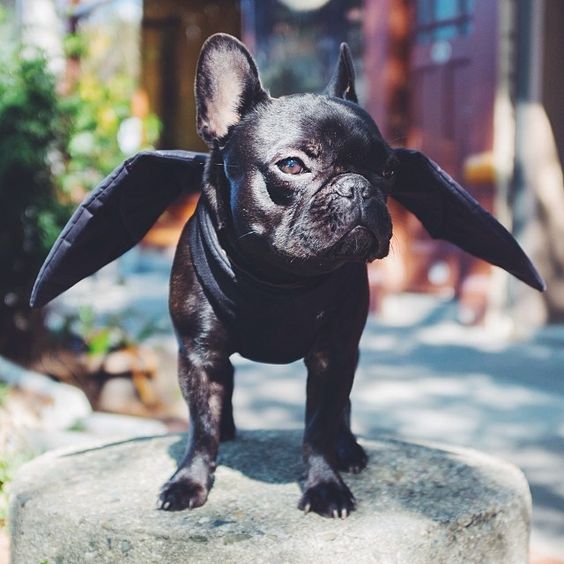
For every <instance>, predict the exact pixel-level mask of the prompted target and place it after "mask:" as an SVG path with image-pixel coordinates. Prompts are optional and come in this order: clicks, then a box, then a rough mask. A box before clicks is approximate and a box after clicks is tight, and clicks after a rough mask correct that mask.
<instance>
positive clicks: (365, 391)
mask: <svg viewBox="0 0 564 564" xmlns="http://www.w3.org/2000/svg"><path fill="white" fill-rule="evenodd" d="M135 264H137V265H139V264H144V265H145V267H144V268H137V270H138V271H143V270H144V271H145V272H144V273H143V272H141V274H136V275H135V276H132V277H130V278H128V283H127V286H126V287H122V288H118V289H115V286H114V287H113V288H114V289H113V290H111V291H110V288H111V286H107V288H108V290H107V291H106V290H104V291H101V292H96V294H97V295H98V296H99V299H98V300H97V305H98V307H99V308H101V309H102V310H114V311H115V310H116V309H120V308H124V307H130V306H133V307H134V308H136V309H140V310H142V311H144V312H146V313H147V314H148V315H152V316H158V317H163V318H166V296H167V264H168V261H163V262H161V263H160V267H159V266H158V265H157V268H154V263H151V261H150V260H149V261H148V262H143V261H141V263H140V262H139V260H137V262H136V263H135ZM152 264H153V266H151V265H152ZM147 265H149V266H147ZM97 284H98V286H99V288H100V287H101V288H104V287H105V286H104V284H106V282H104V275H103V276H102V277H101V279H100V280H99V281H98V282H97ZM100 285H101V286H100ZM92 290H93V288H92V286H85V287H84V288H82V289H81V288H80V287H79V288H78V289H77V291H76V292H75V293H73V294H71V295H70V296H69V298H68V299H67V302H66V304H65V305H72V304H73V303H74V304H76V303H81V302H82V300H84V299H85V297H86V296H91V295H92V293H91V292H92ZM361 350H362V356H361V362H360V366H359V370H358V374H357V378H356V381H355V386H354V390H353V396H352V401H353V426H354V429H355V430H356V432H357V433H359V434H361V435H365V436H367V437H377V436H379V435H381V434H385V435H392V436H399V437H402V438H409V439H418V440H432V441H441V442H445V443H451V444H454V445H462V446H467V447H472V448H476V449H480V450H483V451H486V452H489V453H491V454H495V455H497V456H500V457H503V458H505V459H507V460H510V461H512V462H514V463H515V464H517V465H518V466H520V467H521V468H522V469H523V470H524V471H525V474H526V475H527V478H528V480H529V482H530V485H531V490H532V493H533V500H534V518H533V539H532V544H533V550H534V551H536V552H538V553H541V554H549V555H553V556H555V557H560V558H564V328H563V327H553V328H549V329H546V330H543V331H542V332H540V333H538V334H537V335H536V336H535V337H534V338H532V339H530V340H528V341H525V342H513V343H512V342H508V341H507V340H504V338H502V337H501V336H500V335H499V334H496V333H492V332H491V331H487V330H484V329H483V328H465V327H462V326H460V325H459V324H457V323H456V321H455V308H454V305H453V304H452V303H451V302H445V301H441V300H439V299H436V298H428V297H422V296H413V295H403V296H399V297H394V298H389V299H388V300H387V301H386V302H385V304H384V310H383V314H382V316H381V317H380V318H371V319H370V320H369V322H368V325H367V329H366V331H365V334H364V337H363V340H362V344H361ZM235 364H236V367H237V376H236V380H237V382H236V391H235V397H234V403H235V417H236V422H237V424H238V425H239V426H240V427H242V428H249V429H251V428H270V429H274V428H298V427H301V425H302V418H303V409H304V388H305V370H304V368H303V365H302V364H301V363H295V364H291V365H288V366H272V365H260V364H254V363H251V362H248V361H246V360H244V359H242V358H240V357H237V358H235Z"/></svg>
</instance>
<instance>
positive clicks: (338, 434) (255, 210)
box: [161, 36, 396, 516]
mask: <svg viewBox="0 0 564 564" xmlns="http://www.w3.org/2000/svg"><path fill="white" fill-rule="evenodd" d="M343 56H344V57H346V52H345V53H344V55H343ZM218 61H221V64H218ZM345 62H348V60H345ZM218 67H219V69H222V70H221V72H225V68H226V67H228V68H231V69H235V71H234V72H233V74H232V76H231V81H226V82H224V80H225V77H223V76H220V75H218V74H217V71H218ZM341 67H343V68H344V65H343V64H341ZM233 77H235V78H233ZM237 80H239V83H237ZM204 84H205V86H206V88H204ZM339 84H341V85H342V86H341V87H342V92H339V91H337V88H338V87H339ZM335 85H336V86H334V87H333V90H334V91H333V92H331V94H332V95H331V96H328V95H327V96H316V95H300V96H291V97H287V98H280V99H277V100H273V99H270V98H269V97H268V96H267V94H266V92H264V90H262V88H261V87H260V82H259V79H258V75H257V74H256V69H255V68H254V64H253V63H252V61H251V59H250V56H248V54H247V53H246V50H245V49H244V47H242V45H241V44H239V43H238V42H236V41H235V40H233V39H231V38H228V37H226V36H214V38H212V39H211V40H209V41H208V42H207V44H206V46H205V47H204V49H203V51H202V55H201V58H200V64H199V69H198V78H197V86H196V92H197V95H198V104H199V129H200V132H203V137H204V138H206V139H207V141H208V142H209V143H210V148H211V150H212V153H211V158H210V161H209V163H208V167H207V171H206V175H205V180H204V190H203V192H204V195H203V198H202V200H201V202H200V204H199V207H198V211H197V213H196V215H195V217H194V218H193V219H192V220H191V222H190V223H189V224H188V226H187V228H186V229H185V231H184V233H183V235H182V237H181V240H180V243H179V246H178V251H177V254H176V258H175V261H174V265H173V271H172V282H171V294H170V311H171V315H172V319H173V322H174V326H175V328H176V331H177V335H178V338H179V340H180V359H179V362H180V370H179V374H180V383H181V388H182V391H183V393H184V397H185V398H186V401H187V403H188V405H189V409H190V424H191V435H190V441H189V446H188V449H187V453H186V456H185V458H184V460H183V461H182V463H181V464H180V467H179V469H178V471H177V472H176V473H175V475H174V476H173V477H172V478H171V479H170V481H169V482H168V483H167V484H165V486H164V488H163V491H162V494H161V501H162V507H163V508H164V509H182V508H185V507H197V506H199V505H202V504H203V503H204V502H205V500H206V498H207V494H208V491H209V488H210V486H211V482H212V475H213V470H214V467H215V458H216V454H217V450H218V444H219V441H220V438H233V436H234V433H235V427H234V423H233V415H232V408H231V394H232V391H233V367H232V366H231V363H230V361H229V357H230V355H231V354H232V353H234V352H240V353H241V354H243V355H244V356H247V357H248V358H251V359H253V360H259V361H263V362H291V361H294V360H297V359H298V358H304V359H305V363H306V366H307V369H308V380H307V390H308V394H307V404H306V429H305V435H304V458H305V463H306V477H305V486H304V493H303V496H302V500H301V502H300V507H302V508H304V509H310V508H311V509H312V510H314V511H316V512H318V513H321V514H324V515H328V516H333V515H339V516H346V515H347V514H348V513H349V512H350V511H351V510H352V509H353V508H354V498H353V495H352V494H351V492H350V490H349V489H348V488H347V486H346V485H345V483H344V482H343V480H342V479H341V477H340V476H339V473H338V471H339V470H344V471H355V472H358V471H360V470H361V469H362V468H363V467H364V466H365V465H366V455H365V454H364V451H363V450H362V448H361V447H360V446H359V445H358V444H357V442H356V440H355V438H354V436H353V435H352V433H351V430H350V422H349V399H348V398H349V393H350V390H351V386H352V382H353V377H354V372H355V368H356V363H357V358H358V342H359V339H360V336H361V333H362V330H363V327H364V324H365V321H366V316H367V311H368V284H367V276H366V266H365V263H366V261H367V260H372V259H374V258H376V257H378V258H381V257H383V256H385V255H386V254H387V252H388V247H389V240H390V237H391V231H392V228H391V220H390V216H389V214H388V211H387V209H386V205H385V195H384V189H386V188H387V187H388V185H389V184H390V182H392V178H391V177H392V174H393V173H392V170H393V169H392V166H393V165H394V164H395V161H396V158H395V156H394V153H393V151H392V150H391V149H390V148H389V147H388V145H387V144H386V143H385V141H384V140H383V139H382V137H381V136H380V134H379V132H378V129H377V128H376V126H375V125H374V123H373V122H372V120H370V118H368V116H367V115H366V114H365V113H364V112H363V111H362V110H361V109H360V108H359V107H358V106H357V105H356V104H355V103H353V102H349V101H346V100H344V96H345V91H346V90H347V89H349V91H352V88H353V85H352V75H349V76H344V75H343V76H338V78H337V80H336V81H335ZM245 92H247V94H245ZM219 100H221V101H222V103H224V104H226V106H228V107H229V105H231V107H234V108H241V107H244V108H245V112H244V113H242V114H241V115H236V116H234V115H232V114H231V115H229V116H228V118H229V120H231V121H228V122H227V123H218V122H217V121H216V122H215V123H210V122H211V121H212V120H210V119H209V118H208V116H209V115H212V111H213V115H214V117H216V116H217V115H218V114H221V113H226V112H224V110H221V109H219V108H218V107H217V104H219V103H220V102H219ZM210 106H213V107H214V108H213V110H211V109H210ZM218 132H222V133H223V135H221V136H220V133H218ZM227 132H229V133H227ZM220 145H221V147H220ZM382 171H385V174H384V175H382ZM195 254H197V260H194V256H195ZM210 263H211V264H210Z"/></svg>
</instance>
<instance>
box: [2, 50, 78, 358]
mask: <svg viewBox="0 0 564 564" xmlns="http://www.w3.org/2000/svg"><path fill="white" fill-rule="evenodd" d="M61 115H62V110H61V109H60V107H59V102H58V99H57V96H56V93H55V81H54V78H53V76H52V74H51V73H50V72H49V71H48V69H47V61H46V59H45V57H44V56H43V55H42V54H41V53H38V52H31V53H30V52H25V51H23V52H22V51H21V50H20V51H17V52H13V53H12V54H10V53H7V52H6V51H4V52H3V53H2V57H1V58H0V260H1V262H2V276H0V351H2V350H5V349H7V348H8V349H9V348H10V347H11V346H15V345H13V343H14V341H17V340H18V339H20V338H23V336H24V335H25V334H26V333H27V332H29V330H30V314H29V309H28V306H27V302H28V299H29V293H30V289H31V284H32V281H33V279H34V277H35V275H36V274H37V271H38V269H39V267H40V266H41V263H42V261H43V259H44V258H45V255H46V253H47V252H48V250H49V248H50V246H51V245H52V244H53V242H54V241H55V239H56V237H57V235H58V233H59V231H60V229H61V228H62V226H63V225H64V223H65V221H66V220H67V218H68V216H69V211H70V210H69V208H68V207H67V206H66V205H64V204H62V203H61V202H60V200H59V199H58V198H57V191H56V188H55V183H54V180H53V175H52V172H51V162H52V160H53V158H54V156H55V155H56V153H57V150H58V149H59V148H60V146H61V144H63V143H64V136H65V132H64V127H63V120H61V119H60V116H61ZM24 340H25V339H24ZM7 352H8V353H9V352H10V351H7Z"/></svg>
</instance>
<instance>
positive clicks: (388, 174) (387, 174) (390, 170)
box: [380, 165, 396, 180]
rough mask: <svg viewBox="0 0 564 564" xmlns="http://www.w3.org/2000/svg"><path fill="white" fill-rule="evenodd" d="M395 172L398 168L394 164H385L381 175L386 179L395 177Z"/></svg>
mask: <svg viewBox="0 0 564 564" xmlns="http://www.w3.org/2000/svg"><path fill="white" fill-rule="evenodd" d="M395 174H396V169H395V168H394V166H393V165H386V166H384V168H383V169H382V171H381V172H380V176H382V178H385V179H386V180H389V179H390V178H393V177H394V176H395Z"/></svg>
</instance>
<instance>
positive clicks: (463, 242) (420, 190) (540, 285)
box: [390, 149, 546, 292]
mask: <svg viewBox="0 0 564 564" xmlns="http://www.w3.org/2000/svg"><path fill="white" fill-rule="evenodd" d="M395 153H396V156H397V158H398V160H399V162H400V165H399V170H398V172H397V178H396V182H395V185H394V187H393V188H392V190H391V192H390V195H391V196H392V197H393V198H394V199H396V200H397V201H398V202H399V203H400V204H402V205H403V206H404V207H405V208H407V209H408V210H409V211H411V212H412V213H414V214H415V215H416V216H417V218H418V219H419V220H420V221H421V223H422V224H423V226H424V227H425V229H426V230H427V231H428V232H429V233H430V235H431V237H433V238H434V239H445V240H446V241H450V242H451V243H454V244H455V245H457V246H458V247H460V248H461V249H464V250H465V251H467V252H468V253H470V254H472V255H474V256H476V257H478V258H481V259H483V260H485V261H487V262H489V263H491V264H494V265H496V266H499V267H501V268H503V269H504V270H506V271H507V272H509V273H510V274H513V276H515V277H517V278H519V280H522V281H523V282H525V283H526V284H528V285H529V286H531V287H533V288H535V289H536V290H539V291H541V292H542V291H544V290H545V289H546V284H545V282H544V280H543V279H542V277H541V276H540V274H539V273H538V272H537V270H536V268H535V267H534V265H533V263H532V262H531V260H530V259H529V257H527V255H526V254H525V252H524V251H523V249H521V247H520V246H519V244H518V243H517V241H515V239H514V238H513V236H512V235H511V234H510V233H509V232H508V231H507V229H505V227H503V226H502V225H501V224H500V223H499V222H498V221H497V220H496V219H495V218H494V217H493V216H492V215H490V214H489V213H488V212H487V211H486V210H485V209H483V208H482V207H481V206H480V204H479V203H478V202H477V201H476V200H475V199H474V198H473V197H472V196H471V195H470V194H468V192H466V190H464V188H462V186H460V185H459V184H458V183H457V182H455V181H454V180H453V179H452V178H451V177H450V176H449V175H448V174H447V173H446V172H444V171H443V170H442V169H441V168H440V167H439V165H437V164H436V163H434V162H433V161H432V160H431V159H429V158H427V157H426V156H425V155H424V154H422V153H420V152H418V151H411V150H408V149H396V150H395Z"/></svg>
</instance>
